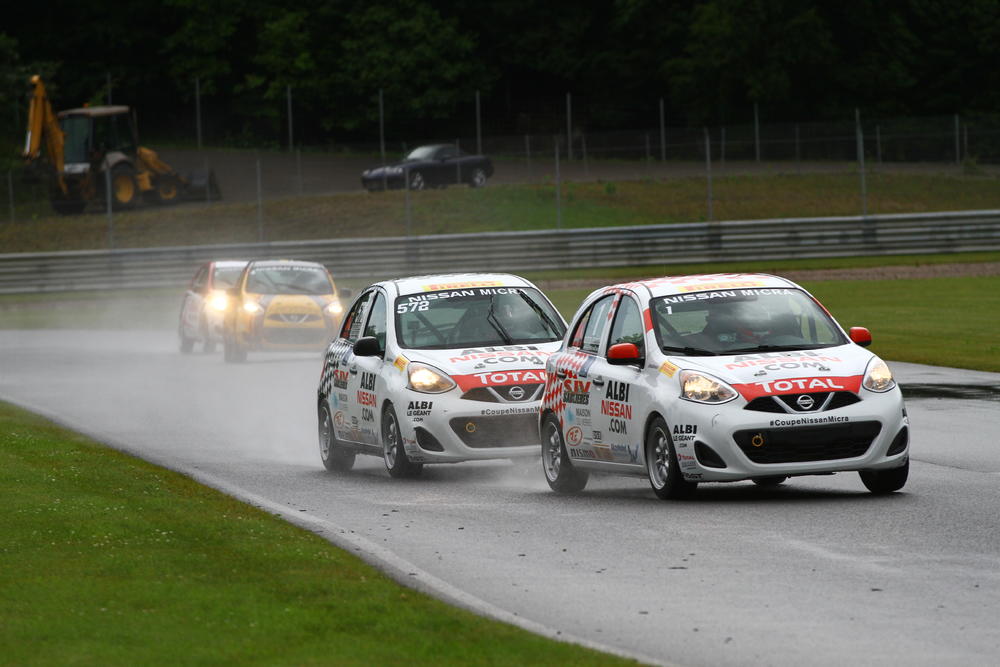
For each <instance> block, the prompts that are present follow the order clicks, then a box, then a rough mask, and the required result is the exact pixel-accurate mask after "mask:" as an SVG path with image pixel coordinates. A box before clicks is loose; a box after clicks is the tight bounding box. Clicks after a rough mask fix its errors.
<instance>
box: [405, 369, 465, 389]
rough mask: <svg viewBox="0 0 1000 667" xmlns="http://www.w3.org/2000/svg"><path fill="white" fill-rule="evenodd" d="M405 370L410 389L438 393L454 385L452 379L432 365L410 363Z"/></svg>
mask: <svg viewBox="0 0 1000 667" xmlns="http://www.w3.org/2000/svg"><path fill="white" fill-rule="evenodd" d="M406 372H407V375H408V376H409V379H410V381H409V387H410V389H413V390H414V391H419V392H422V393H424V394H440V393H441V392H444V391H448V390H449V389H451V388H453V387H454V386H455V381H454V380H452V379H451V378H450V377H448V375H447V374H446V373H443V372H441V371H439V370H438V369H436V368H434V367H433V366H427V365H425V364H420V363H410V365H409V366H407V367H406Z"/></svg>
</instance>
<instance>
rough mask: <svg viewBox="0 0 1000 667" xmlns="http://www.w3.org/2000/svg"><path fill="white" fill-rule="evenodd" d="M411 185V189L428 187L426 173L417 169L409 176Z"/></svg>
mask: <svg viewBox="0 0 1000 667" xmlns="http://www.w3.org/2000/svg"><path fill="white" fill-rule="evenodd" d="M408 181H409V186H410V189H411V190H423V189H424V188H426V187H427V181H426V180H424V175H423V174H421V173H420V172H419V171H415V172H413V173H412V174H410V175H409V176H408Z"/></svg>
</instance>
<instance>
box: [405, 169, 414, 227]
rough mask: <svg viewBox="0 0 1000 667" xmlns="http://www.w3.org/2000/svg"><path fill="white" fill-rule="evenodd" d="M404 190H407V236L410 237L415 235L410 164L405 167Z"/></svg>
mask: <svg viewBox="0 0 1000 667" xmlns="http://www.w3.org/2000/svg"><path fill="white" fill-rule="evenodd" d="M403 190H404V191H405V195H404V196H403V199H404V207H405V211H406V237H407V238H409V237H411V236H413V219H412V218H411V211H410V167H409V166H406V167H404V168H403Z"/></svg>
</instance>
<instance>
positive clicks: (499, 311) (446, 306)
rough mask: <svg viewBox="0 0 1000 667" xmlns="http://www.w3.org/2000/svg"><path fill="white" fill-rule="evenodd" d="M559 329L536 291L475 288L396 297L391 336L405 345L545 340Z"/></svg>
mask: <svg viewBox="0 0 1000 667" xmlns="http://www.w3.org/2000/svg"><path fill="white" fill-rule="evenodd" d="M564 332H565V326H564V325H563V323H562V319H561V318H560V317H559V315H558V314H557V313H556V312H555V310H554V309H553V308H552V306H551V305H550V304H549V302H548V301H547V300H546V299H545V297H543V296H542V295H541V294H540V293H539V292H538V290H536V289H532V288H528V287H477V288H473V289H454V290H442V291H439V292H427V293H425V294H408V295H405V296H401V297H399V298H398V299H396V338H397V339H398V340H399V341H400V345H401V346H402V347H404V348H408V349H411V350H440V349H449V348H456V347H482V346H484V345H513V344H530V343H548V342H552V341H556V340H560V339H561V338H562V336H563V333H564Z"/></svg>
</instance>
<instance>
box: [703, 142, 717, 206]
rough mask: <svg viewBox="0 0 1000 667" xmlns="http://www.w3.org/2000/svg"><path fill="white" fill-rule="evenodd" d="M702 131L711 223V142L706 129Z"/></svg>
mask: <svg viewBox="0 0 1000 667" xmlns="http://www.w3.org/2000/svg"><path fill="white" fill-rule="evenodd" d="M702 131H703V132H704V134H705V182H706V184H707V186H708V188H707V196H708V221H709V222H712V220H714V219H715V215H714V212H713V211H712V140H711V138H710V137H709V136H708V128H707V127H703V128H702Z"/></svg>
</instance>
